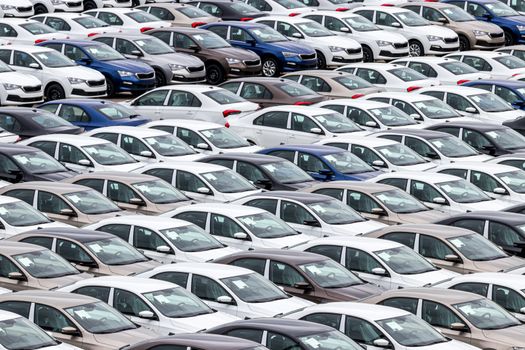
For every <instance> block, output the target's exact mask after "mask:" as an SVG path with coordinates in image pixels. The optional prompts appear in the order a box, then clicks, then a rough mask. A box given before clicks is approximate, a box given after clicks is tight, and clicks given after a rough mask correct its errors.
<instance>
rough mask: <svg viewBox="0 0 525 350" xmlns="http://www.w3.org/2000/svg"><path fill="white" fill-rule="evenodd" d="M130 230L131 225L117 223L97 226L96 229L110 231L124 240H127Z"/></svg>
mask: <svg viewBox="0 0 525 350" xmlns="http://www.w3.org/2000/svg"><path fill="white" fill-rule="evenodd" d="M130 230H131V225H119V224H110V225H105V226H102V227H99V228H97V231H102V232H107V233H111V234H112V235H115V236H117V237H120V238H122V239H123V240H125V241H126V242H128V241H129V232H130Z"/></svg>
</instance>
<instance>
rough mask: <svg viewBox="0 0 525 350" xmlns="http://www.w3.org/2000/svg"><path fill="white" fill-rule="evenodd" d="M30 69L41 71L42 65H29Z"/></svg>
mask: <svg viewBox="0 0 525 350" xmlns="http://www.w3.org/2000/svg"><path fill="white" fill-rule="evenodd" d="M29 68H33V69H41V67H40V65H39V64H38V63H34V62H33V63H29Z"/></svg>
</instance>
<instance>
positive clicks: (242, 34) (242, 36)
mask: <svg viewBox="0 0 525 350" xmlns="http://www.w3.org/2000/svg"><path fill="white" fill-rule="evenodd" d="M229 39H230V43H231V44H232V46H235V47H240V48H242V49H246V50H253V49H254V48H256V47H257V44H256V43H257V41H256V40H255V38H254V37H253V36H252V35H251V34H250V33H248V31H246V30H245V29H243V28H238V27H234V26H230V33H229ZM255 53H257V54H258V52H257V51H255Z"/></svg>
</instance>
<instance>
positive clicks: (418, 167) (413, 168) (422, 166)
mask: <svg viewBox="0 0 525 350" xmlns="http://www.w3.org/2000/svg"><path fill="white" fill-rule="evenodd" d="M436 166H437V165H436V164H434V163H432V162H427V163H420V164H414V165H403V166H395V167H397V168H399V169H402V170H404V171H426V170H429V169H432V168H435V167H436Z"/></svg>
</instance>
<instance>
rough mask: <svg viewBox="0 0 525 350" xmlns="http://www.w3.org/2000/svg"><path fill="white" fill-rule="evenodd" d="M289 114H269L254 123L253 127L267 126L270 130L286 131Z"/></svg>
mask: <svg viewBox="0 0 525 350" xmlns="http://www.w3.org/2000/svg"><path fill="white" fill-rule="evenodd" d="M287 124H288V112H268V113H264V114H263V115H261V116H259V117H258V118H256V119H255V120H254V121H253V125H261V126H267V127H270V128H279V129H286V127H287Z"/></svg>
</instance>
